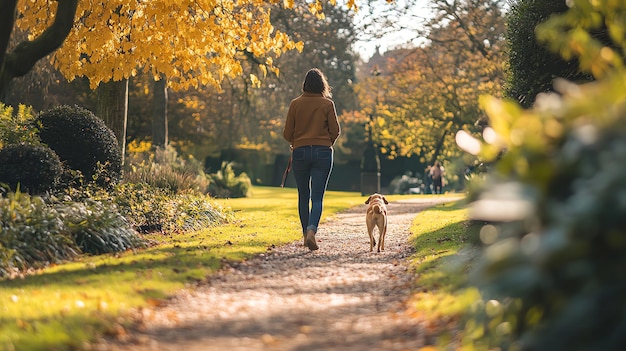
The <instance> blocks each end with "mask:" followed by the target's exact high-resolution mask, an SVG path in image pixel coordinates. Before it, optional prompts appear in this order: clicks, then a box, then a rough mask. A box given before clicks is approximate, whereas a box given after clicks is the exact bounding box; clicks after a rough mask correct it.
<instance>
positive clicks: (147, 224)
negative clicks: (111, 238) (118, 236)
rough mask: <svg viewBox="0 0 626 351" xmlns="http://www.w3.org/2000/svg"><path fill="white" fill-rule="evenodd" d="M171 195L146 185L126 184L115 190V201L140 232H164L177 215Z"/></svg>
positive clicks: (121, 211)
mask: <svg viewBox="0 0 626 351" xmlns="http://www.w3.org/2000/svg"><path fill="white" fill-rule="evenodd" d="M171 196H172V195H171V194H169V193H167V192H166V191H165V190H163V189H161V188H157V187H154V186H152V185H149V184H146V183H137V184H134V183H124V184H120V185H118V186H117V187H116V188H115V191H114V192H113V201H115V204H116V205H117V206H118V208H119V210H120V213H121V214H122V215H124V217H126V218H127V219H128V221H129V223H130V224H131V225H132V226H133V227H134V228H136V229H137V230H138V231H140V232H154V231H164V230H165V229H166V227H167V228H169V227H170V225H169V223H171V222H172V219H173V218H174V216H175V214H174V211H175V208H174V205H173V202H172V200H171Z"/></svg>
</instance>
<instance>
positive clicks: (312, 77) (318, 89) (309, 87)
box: [302, 68, 333, 98]
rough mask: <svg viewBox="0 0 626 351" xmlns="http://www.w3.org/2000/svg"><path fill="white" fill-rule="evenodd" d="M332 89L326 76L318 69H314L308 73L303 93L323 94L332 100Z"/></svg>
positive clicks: (303, 85)
mask: <svg viewBox="0 0 626 351" xmlns="http://www.w3.org/2000/svg"><path fill="white" fill-rule="evenodd" d="M331 89H332V88H331V87H330V85H328V81H327V80H326V76H324V73H322V71H320V70H319V69H317V68H312V69H310V70H309V71H308V72H306V77H305V78H304V84H302V91H304V92H306V93H314V94H322V96H323V97H327V98H331V97H332V96H333V94H332V93H331Z"/></svg>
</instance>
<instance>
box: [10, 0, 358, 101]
mask: <svg viewBox="0 0 626 351" xmlns="http://www.w3.org/2000/svg"><path fill="white" fill-rule="evenodd" d="M57 3H58V2H51V1H48V0H28V1H27V0H22V1H20V4H19V5H18V12H19V13H18V16H17V21H16V24H17V26H18V28H20V29H22V30H29V31H30V35H31V37H32V38H34V37H37V36H38V35H39V34H41V33H42V32H43V31H44V30H45V29H46V28H48V27H49V26H50V24H51V22H52V21H53V19H54V14H55V11H56V8H57V6H56V4H57ZM276 3H279V1H278V0H269V1H263V0H243V1H230V0H197V1H191V0H163V1H130V0H111V1H105V2H91V1H80V3H79V4H78V9H77V11H76V16H75V24H74V28H73V29H72V31H71V32H70V34H69V36H68V37H67V39H66V40H65V42H64V44H63V46H62V47H61V48H60V49H59V50H57V51H56V52H55V53H54V55H53V58H52V59H53V62H54V64H55V66H57V67H58V68H59V70H60V71H61V72H62V73H63V75H64V76H65V77H67V78H68V79H69V80H73V79H74V78H76V77H79V76H86V77H88V78H89V81H90V85H91V87H92V88H95V87H96V86H97V85H98V84H99V83H101V82H107V81H110V80H114V81H119V80H122V79H124V78H129V77H131V76H133V75H135V74H136V73H137V70H138V69H143V70H144V71H147V72H151V73H152V75H153V76H154V77H155V79H160V78H163V77H167V79H168V83H169V84H170V86H171V87H172V88H174V89H182V88H190V87H198V86H200V85H213V86H216V87H219V86H220V83H221V82H222V80H223V79H224V78H226V77H235V76H237V75H241V74H242V73H243V69H242V65H241V62H242V61H244V60H246V59H250V58H252V59H253V61H254V62H257V64H258V67H259V69H260V71H261V72H262V74H264V75H265V74H267V73H268V72H269V71H272V72H274V73H276V74H278V70H277V68H276V67H275V66H274V65H273V60H274V58H275V57H278V56H280V55H281V54H282V53H284V52H285V51H287V50H292V49H297V50H302V45H303V44H302V43H296V42H294V41H293V40H292V39H291V38H290V37H289V36H288V35H286V34H285V33H284V32H282V31H278V30H276V29H275V28H274V27H273V25H272V24H271V22H270V6H269V5H270V4H276ZM330 4H331V5H335V1H334V0H333V1H330ZM283 5H284V6H286V7H291V6H293V2H290V1H285V2H284V3H283ZM322 5H323V4H322V2H320V1H316V2H315V3H313V4H311V5H310V6H309V10H310V11H311V12H313V13H314V14H316V15H317V16H318V17H323V12H322V10H323V6H322ZM347 6H348V7H350V8H354V2H353V0H349V1H348V2H347ZM259 58H261V59H259ZM249 78H250V79H251V80H252V82H258V79H259V78H258V77H257V76H256V75H254V74H250V77H249Z"/></svg>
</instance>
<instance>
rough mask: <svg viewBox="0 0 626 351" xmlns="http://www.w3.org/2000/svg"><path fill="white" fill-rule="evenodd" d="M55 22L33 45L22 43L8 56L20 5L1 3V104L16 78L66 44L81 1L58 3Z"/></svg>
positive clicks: (73, 0)
mask: <svg viewBox="0 0 626 351" xmlns="http://www.w3.org/2000/svg"><path fill="white" fill-rule="evenodd" d="M58 2H59V4H58V6H57V12H56V15H55V17H54V22H53V23H52V25H50V27H48V28H47V29H46V30H45V31H44V32H43V33H41V35H40V36H38V37H37V38H35V39H34V40H32V41H28V40H26V41H23V42H21V43H19V44H18V45H17V46H16V47H15V49H14V50H13V52H11V53H7V48H8V44H9V41H10V39H11V32H12V30H13V24H14V22H15V16H17V11H16V9H17V7H16V6H17V1H16V0H8V1H5V0H3V1H0V101H1V100H2V99H4V97H6V95H7V93H8V89H9V86H10V83H11V81H12V80H13V78H16V77H21V76H23V75H25V74H26V73H28V72H29V71H30V70H31V69H32V68H33V66H34V65H35V63H37V61H39V60H41V59H42V58H44V57H46V55H48V54H50V53H52V52H54V51H55V50H56V49H58V48H59V47H60V46H61V44H63V42H64V41H65V38H67V36H68V35H69V33H70V30H71V29H72V26H73V25H74V16H75V15H76V8H77V6H78V0H59V1H58Z"/></svg>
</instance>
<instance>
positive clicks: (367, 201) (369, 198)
mask: <svg viewBox="0 0 626 351" xmlns="http://www.w3.org/2000/svg"><path fill="white" fill-rule="evenodd" d="M371 199H372V196H371V195H370V197H368V198H367V200H365V204H366V205H367V204H369V203H370V200H371Z"/></svg>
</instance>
